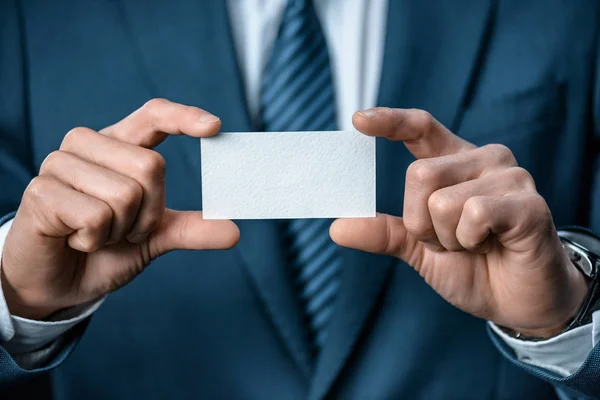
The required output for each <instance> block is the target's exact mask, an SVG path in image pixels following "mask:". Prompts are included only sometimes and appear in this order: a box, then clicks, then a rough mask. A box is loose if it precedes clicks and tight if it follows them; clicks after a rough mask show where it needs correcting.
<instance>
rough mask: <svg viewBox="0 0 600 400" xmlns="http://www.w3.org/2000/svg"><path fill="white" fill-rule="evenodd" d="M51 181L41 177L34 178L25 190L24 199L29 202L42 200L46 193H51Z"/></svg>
mask: <svg viewBox="0 0 600 400" xmlns="http://www.w3.org/2000/svg"><path fill="white" fill-rule="evenodd" d="M51 186H52V180H51V179H49V178H46V177H43V176H36V177H35V178H33V179H32V180H31V182H29V185H28V186H27V188H26V189H25V194H24V195H23V198H24V199H27V200H30V201H39V200H42V201H43V199H44V197H45V196H47V194H48V193H51V189H52V188H51Z"/></svg>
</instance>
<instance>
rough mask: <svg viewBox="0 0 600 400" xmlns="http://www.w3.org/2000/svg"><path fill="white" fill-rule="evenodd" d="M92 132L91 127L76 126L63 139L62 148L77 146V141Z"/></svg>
mask: <svg viewBox="0 0 600 400" xmlns="http://www.w3.org/2000/svg"><path fill="white" fill-rule="evenodd" d="M89 132H90V129H88V128H85V127H82V126H78V127H76V128H73V129H71V130H70V131H69V132H67V134H66V135H65V137H64V138H63V140H62V143H61V145H60V148H61V149H63V150H64V149H72V148H73V147H75V145H76V143H78V142H79V141H80V140H82V137H83V136H85V135H86V134H88V133H89Z"/></svg>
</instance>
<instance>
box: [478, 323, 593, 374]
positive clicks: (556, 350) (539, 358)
mask: <svg viewBox="0 0 600 400" xmlns="http://www.w3.org/2000/svg"><path fill="white" fill-rule="evenodd" d="M489 324H490V327H491V328H492V330H493V331H494V332H495V333H496V334H497V335H498V336H500V338H502V340H504V342H506V344H507V345H508V346H510V347H511V348H512V349H513V350H514V352H515V355H516V356H517V359H518V360H519V361H522V362H524V363H526V364H530V365H533V366H535V367H539V368H542V369H545V370H548V371H551V372H554V373H557V374H559V375H560V376H562V377H567V376H570V375H573V374H574V373H575V372H577V370H578V369H579V368H580V367H581V366H582V365H583V363H584V362H585V360H586V358H587V357H588V355H589V354H590V352H591V351H592V349H593V348H594V346H595V345H596V344H597V343H598V342H599V341H600V311H596V312H595V313H594V314H592V323H591V324H587V325H583V326H580V327H577V328H575V329H572V330H570V331H567V332H565V333H562V334H560V335H558V336H555V337H552V338H550V339H548V340H542V341H539V342H538V341H536V342H533V341H527V340H521V339H517V338H514V337H512V336H509V335H508V334H506V333H505V332H504V331H503V330H502V329H500V328H499V327H498V326H497V325H496V324H494V323H493V322H489Z"/></svg>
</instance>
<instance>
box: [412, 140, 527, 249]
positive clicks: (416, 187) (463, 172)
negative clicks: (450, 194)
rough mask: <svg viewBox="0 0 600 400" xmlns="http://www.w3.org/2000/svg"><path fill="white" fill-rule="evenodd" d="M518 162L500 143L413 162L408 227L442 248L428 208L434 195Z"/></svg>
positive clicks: (432, 246) (414, 234)
mask: <svg viewBox="0 0 600 400" xmlns="http://www.w3.org/2000/svg"><path fill="white" fill-rule="evenodd" d="M516 165H517V162H516V160H515V158H514V156H513V154H512V152H511V151H510V150H509V149H508V148H507V147H505V146H502V145H497V144H494V145H488V146H484V147H480V148H476V149H474V150H471V151H466V152H461V153H457V154H450V155H447V156H442V157H437V158H430V159H422V160H417V161H415V162H413V163H412V164H411V165H410V166H409V168H408V169H407V171H406V186H405V194H404V212H403V217H404V224H405V226H406V228H407V229H408V231H409V232H410V233H411V235H413V236H415V238H417V239H418V240H420V241H422V242H424V243H426V244H427V245H428V246H429V247H430V248H434V249H441V248H442V247H443V246H442V244H441V243H440V241H439V239H438V237H437V235H436V231H435V228H434V226H433V221H432V219H431V215H430V210H429V207H428V201H429V198H430V197H431V195H432V194H433V193H434V192H435V191H436V190H439V189H441V188H444V187H448V186H453V185H456V184H459V183H461V182H465V181H469V180H472V179H476V178H479V177H480V176H484V175H486V174H491V173H494V172H496V171H499V170H502V169H506V168H510V167H514V166H516Z"/></svg>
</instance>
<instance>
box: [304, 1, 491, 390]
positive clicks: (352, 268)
mask: <svg viewBox="0 0 600 400" xmlns="http://www.w3.org/2000/svg"><path fill="white" fill-rule="evenodd" d="M491 1H492V0H477V1H468V0H461V1H452V2H448V1H445V0H430V1H427V2H418V1H411V0H402V1H394V0H390V2H389V6H388V21H387V34H386V43H385V49H384V61H383V68H382V77H381V84H380V91H379V100H378V105H380V106H389V107H403V108H423V109H426V110H428V111H429V112H430V113H431V114H432V115H434V116H435V117H436V118H437V119H438V120H439V121H441V122H442V123H444V124H445V125H446V126H448V127H450V128H454V127H456V124H458V123H459V120H460V114H461V109H462V105H463V103H464V102H465V101H466V100H467V96H468V94H469V88H470V85H471V83H472V81H473V77H474V75H475V72H476V69H477V65H478V63H479V57H480V56H481V53H482V52H481V50H482V49H483V48H484V46H483V44H484V43H485V38H486V31H487V29H486V27H488V26H490V24H488V22H489V17H490V14H491V13H490V10H491V7H490V4H491ZM432 10H435V11H432ZM392 145H393V144H391V143H388V142H386V141H378V166H381V165H389V164H390V160H383V159H381V157H382V156H383V157H395V159H394V160H392V161H393V162H399V163H404V162H406V163H408V162H410V158H412V156H410V155H409V154H408V152H407V151H404V149H402V151H393V152H392V151H388V150H390V149H391V146H392ZM381 150H384V151H381ZM380 155H381V156H380ZM403 179H404V177H403V176H392V173H390V172H389V171H385V170H380V169H379V168H378V171H377V188H378V190H377V192H378V196H377V209H378V211H381V212H388V213H393V214H395V215H401V210H402V201H401V199H400V201H398V199H393V198H392V196H390V195H389V194H388V192H387V191H386V190H385V188H388V189H389V188H392V187H397V186H398V185H402V184H403ZM394 201H396V202H397V203H394ZM343 256H344V260H345V263H344V276H343V278H342V288H341V290H340V293H339V294H338V300H337V303H336V307H337V308H336V313H335V315H334V317H333V319H332V321H331V325H330V327H329V337H328V340H327V343H326V344H325V348H324V349H323V350H322V354H321V356H320V359H319V362H318V364H317V369H316V372H315V375H314V377H313V381H312V385H311V389H310V396H309V398H310V399H321V398H323V397H324V396H326V395H327V392H328V391H329V390H330V388H331V386H332V384H333V383H334V382H335V380H336V378H337V377H338V375H339V374H340V372H341V370H342V368H343V367H344V365H345V363H346V362H347V360H348V357H349V356H350V354H351V352H352V350H353V348H354V347H355V345H356V342H357V339H358V337H359V335H360V334H361V331H362V329H363V327H364V325H365V323H366V321H367V320H368V317H369V315H370V313H371V311H372V310H373V306H374V305H375V304H376V302H377V301H376V300H377V297H378V295H380V293H381V291H382V288H383V287H384V286H385V285H384V282H385V281H386V277H388V276H389V273H390V272H391V268H390V267H391V265H392V261H393V260H392V259H391V258H389V257H383V256H377V255H372V254H367V253H363V252H358V251H353V250H344V251H343Z"/></svg>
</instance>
